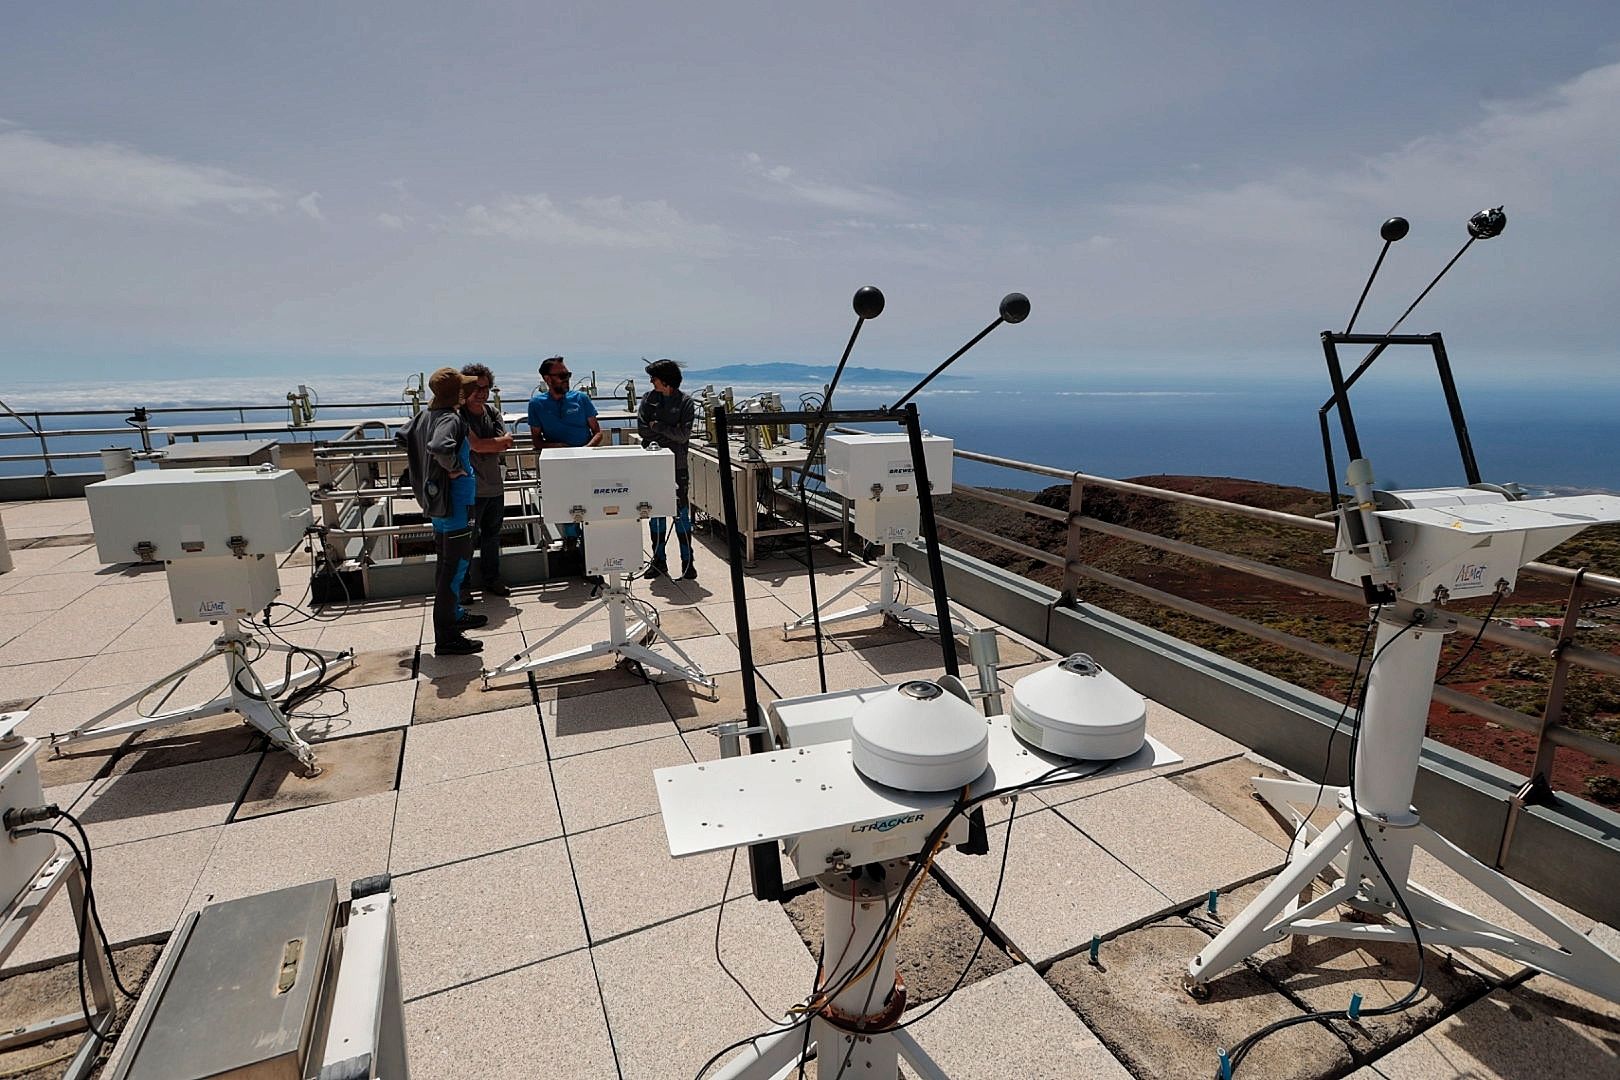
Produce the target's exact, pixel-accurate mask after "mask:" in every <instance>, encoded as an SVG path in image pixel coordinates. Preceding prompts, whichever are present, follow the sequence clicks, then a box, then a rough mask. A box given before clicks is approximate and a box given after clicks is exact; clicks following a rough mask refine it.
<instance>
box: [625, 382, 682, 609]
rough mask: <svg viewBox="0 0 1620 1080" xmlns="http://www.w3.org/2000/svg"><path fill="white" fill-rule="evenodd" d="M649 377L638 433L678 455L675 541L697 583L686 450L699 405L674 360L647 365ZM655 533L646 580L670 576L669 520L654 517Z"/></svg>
mask: <svg viewBox="0 0 1620 1080" xmlns="http://www.w3.org/2000/svg"><path fill="white" fill-rule="evenodd" d="M647 377H648V378H650V379H651V380H652V387H653V388H652V389H651V390H649V391H647V393H646V396H644V397H643V398H642V399H641V407H640V408H639V409H637V410H636V433H637V434H638V435H640V436H641V442H642V445H643V446H645V445H648V444H650V443H656V444H657V445H659V446H663V447H667V448H668V449H670V450H673V451H674V452H675V542H676V543H677V544H679V545H680V550H681V577H683V578H686V579H687V580H689V581H690V580H696V578H697V567H696V565H694V564H693V562H692V504H691V503H690V502H689V501H688V500H687V488H688V486H689V484H690V481H691V472H690V471H689V466H688V459H687V455H686V448H687V445H688V444H689V443H691V441H692V421H693V419H694V418H695V417H696V415H697V406H696V405H695V404H693V402H692V399H691V398H690V397H689V396H687V395H686V394H685V393H683V392H682V390H681V366H680V365H679V364H677V363H676V362H675V361H673V360H654V361H653V362H652V363H650V364H648V365H647ZM647 527H648V528H649V529H650V530H651V531H652V560H651V561H650V562H649V563H648V564H647V571H646V573H645V574H643V575H642V576H643V577H645V578H649V579H651V578H659V577H664V576H665V575H667V574H668V573H669V561H668V559H667V558H666V557H665V554H664V552H665V550H666V549H667V546H668V541H669V520H668V519H667V518H653V519H652V520H651V521H649V522H648V523H647Z"/></svg>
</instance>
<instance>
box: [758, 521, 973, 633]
mask: <svg viewBox="0 0 1620 1080" xmlns="http://www.w3.org/2000/svg"><path fill="white" fill-rule="evenodd" d="M874 576H876V578H877V579H878V590H879V594H878V599H876V600H873V601H872V602H871V603H868V604H861V605H860V606H858V607H852V608H846V609H845V610H843V611H837V612H834V613H832V614H830V615H822V616H821V619H820V622H821V625H822V626H831V625H832V624H833V623H841V622H848V621H849V620H850V619H863V618H865V617H866V616H868V615H888V616H891V617H892V618H894V619H896V620H898V621H901V622H910V623H916V624H917V625H919V626H925V627H927V628H928V629H929V630H931V631H933V632H934V633H936V634H937V633H939V620H938V619H937V618H935V617H934V613H933V612H931V611H924V610H923V609H922V608H918V607H912V606H911V605H910V604H907V603H903V602H901V600H900V583H901V581H902V580H905V571H904V570H902V569H901V568H900V559H899V557H898V556H896V555H895V553H894V545H893V544H884V545H883V554H882V555H879V556H878V557H877V559H876V560H874V562H873V565H872V568H871V569H869V570H868V571H867V572H866V573H864V574H862V575H861V576H860V577H858V578H856V579H855V580H854V581H853V582H851V583H850V584H848V585H846V586H844V588H843V589H841V590H839V592H838V594H837V595H835V596H834V597H833V598H832V599H830V600H827V601H826V602H824V603H823V604H822V607H823V608H830V607H833V606H834V605H836V604H837V603H838V602H839V601H840V600H842V599H843V598H844V597H846V596H848V595H849V594H850V593H852V592H854V591H855V590H856V589H859V588H861V587H862V586H864V585H866V584H868V583H870V582H871V580H872V578H873V577H874ZM817 610H818V611H819V610H820V609H819V608H818V609H817ZM950 612H951V630H952V632H953V633H955V634H957V635H958V636H966V635H968V634H971V633H973V632H974V631H975V630H977V629H978V627H977V626H975V625H974V624H973V622H972V620H970V619H969V618H968V617H967V616H966V615H964V614H963V613H962V611H961V610H960V609H959V608H958V607H957V606H956V605H955V604H951V605H950ZM813 621H815V617H814V616H813V615H806V616H804V617H803V618H799V619H795V620H794V621H793V622H790V623H787V624H785V625H784V626H783V627H782V632H783V633H784V634H787V633H791V632H792V631H794V630H802V629H804V628H805V627H807V626H809V625H810V624H811V623H812V622H813Z"/></svg>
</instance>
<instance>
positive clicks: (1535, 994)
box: [1373, 975, 1620, 1080]
mask: <svg viewBox="0 0 1620 1080" xmlns="http://www.w3.org/2000/svg"><path fill="white" fill-rule="evenodd" d="M1617 1046H1620V1011H1617V1009H1616V1007H1615V1006H1614V1005H1613V1004H1612V1003H1606V1002H1603V1001H1602V1000H1601V999H1599V998H1596V997H1594V996H1592V995H1590V994H1583V993H1582V992H1581V991H1579V990H1575V989H1573V988H1572V987H1569V986H1567V985H1565V984H1562V983H1560V982H1558V981H1557V980H1556V979H1552V978H1550V977H1548V976H1545V975H1538V976H1536V977H1535V978H1533V979H1531V980H1529V981H1528V982H1526V983H1524V984H1523V985H1520V986H1517V987H1514V988H1513V989H1511V990H1507V989H1504V990H1497V991H1495V992H1494V993H1492V994H1490V995H1489V996H1488V997H1485V998H1482V999H1481V1000H1479V1001H1476V1002H1474V1003H1473V1004H1472V1005H1469V1006H1468V1007H1467V1008H1465V1009H1463V1010H1462V1011H1460V1012H1458V1013H1456V1014H1454V1015H1452V1016H1449V1017H1447V1018H1446V1019H1444V1020H1442V1021H1440V1023H1438V1024H1436V1025H1435V1026H1434V1027H1431V1028H1429V1029H1428V1030H1427V1031H1425V1032H1423V1033H1421V1034H1420V1035H1418V1036H1417V1037H1416V1038H1414V1039H1412V1040H1411V1041H1410V1042H1407V1043H1405V1044H1403V1045H1401V1046H1399V1047H1397V1048H1396V1049H1395V1050H1393V1051H1391V1052H1390V1053H1388V1054H1385V1055H1384V1056H1383V1057H1380V1058H1378V1059H1377V1060H1376V1061H1374V1062H1373V1068H1375V1069H1376V1070H1377V1072H1378V1075H1379V1076H1380V1077H1387V1078H1388V1080H1431V1078H1434V1077H1458V1078H1472V1077H1481V1078H1484V1077H1529V1076H1533V1077H1536V1078H1537V1080H1588V1078H1593V1077H1599V1076H1613V1075H1614V1074H1615V1070H1616V1069H1617V1068H1620V1052H1617V1050H1616V1047H1617Z"/></svg>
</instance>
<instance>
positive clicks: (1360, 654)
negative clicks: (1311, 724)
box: [1288, 604, 1384, 853]
mask: <svg viewBox="0 0 1620 1080" xmlns="http://www.w3.org/2000/svg"><path fill="white" fill-rule="evenodd" d="M1383 610H1384V605H1383V604H1379V605H1378V606H1377V607H1375V608H1373V612H1372V616H1371V617H1370V618H1369V619H1368V620H1367V629H1366V630H1365V631H1363V633H1362V635H1361V648H1359V649H1357V650H1356V666H1355V668H1354V669H1353V670H1352V671H1351V672H1350V688H1349V690H1347V691H1345V695H1344V708H1342V709H1340V710H1339V716H1338V719H1336V720H1334V721H1333V730H1332V731H1330V732H1328V739H1327V753H1326V754H1324V755H1323V756H1322V768H1321V773H1322V779H1321V781H1320V782H1319V783H1318V784H1317V785H1316V797H1315V798H1313V799H1312V800H1311V810H1310V813H1307V814H1306V815H1305V816H1304V817H1303V818H1301V819H1300V822H1299V824H1298V825H1296V826H1295V827H1294V835H1293V836H1291V837H1289V838H1288V850H1289V852H1290V853H1292V852H1293V850H1294V845H1295V844H1297V843H1299V835H1300V833H1302V832H1304V831H1305V826H1306V825H1308V824H1310V820H1311V814H1314V813H1316V811H1317V810H1318V809H1319V808H1320V807H1321V805H1322V793H1323V792H1324V791H1326V790H1327V777H1328V769H1329V768H1330V767H1331V766H1332V765H1333V740H1334V739H1337V738H1338V737H1339V728H1340V727H1342V726H1343V725H1344V718H1345V717H1346V716H1348V715H1350V706H1351V704H1352V703H1353V702H1354V701H1355V700H1356V683H1357V682H1358V681H1360V679H1361V662H1362V660H1364V659H1366V657H1367V645H1368V644H1369V643H1370V642H1371V641H1372V639H1373V632H1374V631H1375V630H1376V629H1377V628H1378V614H1379V612H1381V611H1383ZM1367 674H1368V675H1369V676H1370V675H1371V674H1372V667H1371V665H1368V668H1367Z"/></svg>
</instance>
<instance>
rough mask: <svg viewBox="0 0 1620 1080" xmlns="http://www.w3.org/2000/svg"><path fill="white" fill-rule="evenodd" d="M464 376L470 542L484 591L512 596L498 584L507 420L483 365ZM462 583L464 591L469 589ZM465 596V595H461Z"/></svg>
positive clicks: (491, 377)
mask: <svg viewBox="0 0 1620 1080" xmlns="http://www.w3.org/2000/svg"><path fill="white" fill-rule="evenodd" d="M461 373H462V374H463V375H471V376H472V377H473V382H471V383H469V384H468V385H467V395H466V401H465V403H464V404H463V405H462V406H461V416H462V419H463V420H465V421H467V441H468V442H469V443H471V444H472V467H473V473H474V474H475V475H476V476H477V477H478V501H477V502H475V503H474V504H473V514H472V523H473V543H474V544H475V545H476V546H477V548H478V576H479V579H480V580H481V581H482V583H483V586H482V587H483V591H484V592H485V593H487V594H489V595H491V596H511V595H512V590H511V589H509V588H507V587H506V585H505V584H504V583H503V582H502V581H501V525H502V523H503V522H504V521H505V519H506V479H505V477H504V475H503V473H502V466H501V452H502V451H503V450H510V449H512V436H511V435H509V434H507V432H506V421H505V420H504V419H502V418H501V414H500V413H499V412H498V411H496V409H495V408H494V406H492V405H490V403H489V393H490V391H491V390H492V389H494V386H495V376H494V375H493V374H492V373H491V372H490V370H489V367H488V366H487V365H485V364H466V365H464V366H463V367H462V369H461ZM471 587H472V586H471V584H470V583H469V582H462V588H463V589H470V588H471ZM463 595H465V594H463Z"/></svg>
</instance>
